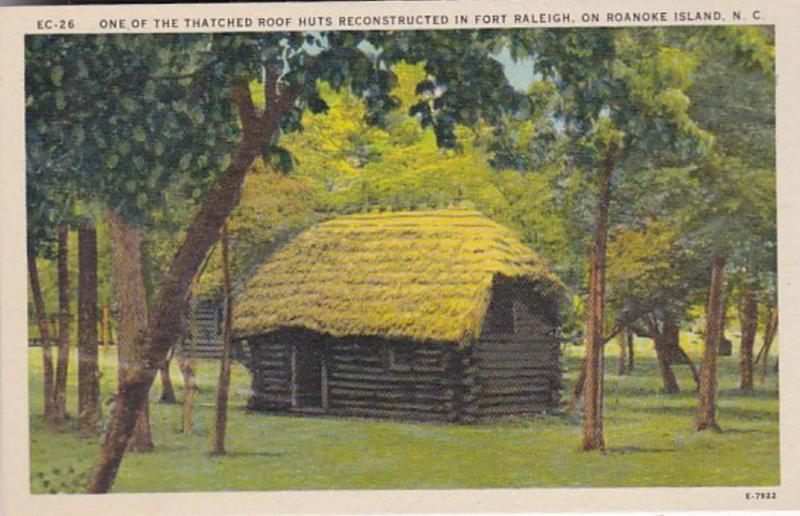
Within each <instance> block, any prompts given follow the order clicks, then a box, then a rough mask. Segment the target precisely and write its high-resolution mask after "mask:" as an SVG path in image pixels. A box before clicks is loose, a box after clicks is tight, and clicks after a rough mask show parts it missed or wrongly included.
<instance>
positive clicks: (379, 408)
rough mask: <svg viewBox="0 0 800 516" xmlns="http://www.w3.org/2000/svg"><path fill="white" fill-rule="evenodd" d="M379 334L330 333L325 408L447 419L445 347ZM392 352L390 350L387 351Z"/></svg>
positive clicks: (450, 405)
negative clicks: (371, 336)
mask: <svg viewBox="0 0 800 516" xmlns="http://www.w3.org/2000/svg"><path fill="white" fill-rule="evenodd" d="M453 347H454V346H448V345H444V344H439V345H436V344H419V343H412V342H397V341H387V340H383V339H377V338H376V339H369V338H357V339H332V341H331V342H330V346H329V347H328V348H327V349H328V350H329V352H330V355H329V362H328V363H329V364H330V366H329V373H328V374H329V377H328V389H329V412H330V413H332V414H340V415H349V416H365V417H386V418H393V419H408V420H419V421H453V420H455V419H456V418H457V412H456V405H455V403H454V395H455V389H456V387H455V385H454V383H455V382H454V379H453V378H452V375H449V374H448V372H449V368H450V367H451V359H450V354H451V350H450V348H453ZM391 355H394V356H391Z"/></svg>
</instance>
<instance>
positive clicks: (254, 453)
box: [223, 451, 286, 458]
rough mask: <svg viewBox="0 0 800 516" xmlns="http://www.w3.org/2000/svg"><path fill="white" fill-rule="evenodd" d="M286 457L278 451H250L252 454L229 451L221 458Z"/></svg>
mask: <svg viewBox="0 0 800 516" xmlns="http://www.w3.org/2000/svg"><path fill="white" fill-rule="evenodd" d="M284 456H286V452H282V451H280V452H278V451H252V452H244V451H230V452H226V453H225V455H224V456H223V457H230V458H236V457H284Z"/></svg>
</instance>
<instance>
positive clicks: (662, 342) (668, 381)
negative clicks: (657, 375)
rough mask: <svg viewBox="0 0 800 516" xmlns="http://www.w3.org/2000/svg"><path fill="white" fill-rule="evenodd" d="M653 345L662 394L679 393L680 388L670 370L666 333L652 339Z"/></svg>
mask: <svg viewBox="0 0 800 516" xmlns="http://www.w3.org/2000/svg"><path fill="white" fill-rule="evenodd" d="M653 344H654V346H655V350H656V360H657V361H658V370H659V371H660V372H661V383H662V387H663V389H664V392H666V393H667V394H676V393H678V392H680V391H681V388H680V386H679V385H678V380H677V378H675V371H673V370H672V361H671V360H670V356H669V342H668V340H667V336H666V332H664V333H662V334H658V335H656V336H655V337H653Z"/></svg>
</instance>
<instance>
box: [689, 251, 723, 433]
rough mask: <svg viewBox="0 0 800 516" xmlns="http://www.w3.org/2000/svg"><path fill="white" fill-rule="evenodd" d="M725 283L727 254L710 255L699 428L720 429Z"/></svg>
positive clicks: (699, 394)
mask: <svg viewBox="0 0 800 516" xmlns="http://www.w3.org/2000/svg"><path fill="white" fill-rule="evenodd" d="M724 284H725V257H723V256H719V255H714V256H712V257H711V281H710V282H709V287H708V303H707V304H706V310H707V313H706V328H705V345H704V346H703V360H702V362H701V363H700V388H699V389H698V390H697V397H698V404H697V415H696V418H695V428H696V429H697V430H706V429H711V430H717V431H718V430H719V429H720V428H719V425H718V424H717V420H716V401H715V397H716V390H717V352H718V349H719V342H720V339H721V338H722V296H723V286H724Z"/></svg>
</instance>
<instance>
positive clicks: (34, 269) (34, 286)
mask: <svg viewBox="0 0 800 516" xmlns="http://www.w3.org/2000/svg"><path fill="white" fill-rule="evenodd" d="M28 274H29V276H30V281H31V295H32V296H33V305H34V308H35V310H36V322H37V324H38V326H39V339H40V340H41V341H42V371H43V374H44V389H43V391H44V392H43V395H44V400H43V401H44V404H43V409H44V421H45V423H46V424H47V426H49V427H51V428H53V426H54V425H53V393H54V387H55V382H54V379H53V353H52V350H51V348H50V324H49V322H48V320H47V311H46V309H45V306H44V296H42V285H41V283H40V282H39V268H38V266H37V265H36V249H34V247H33V246H31V245H30V244H29V245H28Z"/></svg>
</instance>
